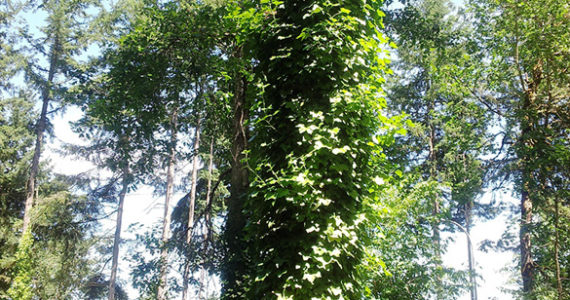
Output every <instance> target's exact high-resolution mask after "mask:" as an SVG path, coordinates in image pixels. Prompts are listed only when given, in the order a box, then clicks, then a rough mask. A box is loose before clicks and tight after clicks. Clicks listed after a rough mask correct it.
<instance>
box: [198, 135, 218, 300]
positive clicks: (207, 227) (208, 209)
mask: <svg viewBox="0 0 570 300" xmlns="http://www.w3.org/2000/svg"><path fill="white" fill-rule="evenodd" d="M214 141H215V138H214V136H212V137H211V139H210V154H209V156H208V160H209V161H208V187H207V190H206V204H205V212H204V235H203V239H204V241H203V243H204V244H203V245H202V255H203V256H204V260H203V261H202V269H201V270H200V289H199V291H198V299H202V297H203V294H204V293H205V287H206V267H205V264H206V257H207V256H208V255H207V254H208V243H209V241H210V231H211V213H212V197H213V196H212V195H211V192H212V173H213V171H214Z"/></svg>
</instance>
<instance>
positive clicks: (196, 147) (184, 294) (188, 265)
mask: <svg viewBox="0 0 570 300" xmlns="http://www.w3.org/2000/svg"><path fill="white" fill-rule="evenodd" d="M200 125H201V119H200V115H198V118H197V120H196V128H195V130H194V151H193V153H192V155H193V157H192V178H191V179H192V186H191V187H190V197H189V199H190V203H189V205H188V225H187V227H186V247H188V253H190V247H191V245H192V232H193V231H194V206H195V203H196V187H197V186H198V156H199V155H198V153H199V151H200ZM186 255H189V254H186ZM191 267H192V266H191V259H190V257H186V259H185V264H184V274H183V275H182V300H187V299H189V298H188V284H189V281H190V273H191Z"/></svg>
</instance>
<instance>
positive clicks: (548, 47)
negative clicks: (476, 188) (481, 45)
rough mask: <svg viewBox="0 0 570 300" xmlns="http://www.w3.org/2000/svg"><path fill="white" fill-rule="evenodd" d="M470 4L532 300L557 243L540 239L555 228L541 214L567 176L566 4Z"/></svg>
mask: <svg viewBox="0 0 570 300" xmlns="http://www.w3.org/2000/svg"><path fill="white" fill-rule="evenodd" d="M473 3H474V4H475V7H476V8H477V10H476V11H477V14H478V20H479V24H478V25H479V28H480V31H481V32H482V36H483V38H484V41H485V42H486V46H487V47H488V49H489V52H490V53H492V54H493V61H492V69H491V70H490V71H489V75H490V76H489V77H488V78H489V79H488V81H489V82H490V83H491V86H492V87H493V88H494V89H493V92H494V93H495V94H498V95H501V96H502V97H501V100H502V99H504V101H501V102H500V104H501V105H502V107H503V108H504V111H505V117H506V125H507V126H506V128H505V136H506V138H505V139H506V140H509V141H512V146H511V147H509V149H508V150H509V151H508V152H507V155H506V157H507V160H510V162H512V163H510V164H506V165H505V166H506V167H505V168H504V171H505V172H504V173H505V174H507V175H511V178H512V180H513V182H514V184H515V189H516V191H517V193H518V194H519V196H520V206H519V207H520V218H517V219H518V220H520V233H519V242H520V278H521V281H522V294H523V297H525V298H528V299H537V298H539V297H540V295H543V294H548V293H549V290H550V289H551V288H548V287H547V285H545V283H546V282H549V281H550V280H549V279H548V277H549V276H550V275H548V274H549V273H548V272H545V270H546V269H548V268H550V265H556V263H552V260H557V259H555V257H556V256H557V255H556V254H554V255H552V253H550V254H547V253H548V252H551V251H554V252H556V249H557V248H558V247H556V246H554V247H551V241H550V240H551V239H550V238H547V239H543V238H542V237H545V235H544V232H550V234H548V235H550V236H552V235H554V236H556V233H558V232H559V231H558V230H556V227H557V226H556V225H554V226H550V225H548V224H549V223H551V222H552V223H554V224H556V223H557V221H556V218H554V220H553V221H549V219H550V218H549V217H547V214H551V213H552V212H554V213H555V211H556V209H555V207H553V206H556V205H557V204H556V203H557V200H556V199H557V197H558V196H557V194H558V192H559V191H560V190H561V188H562V189H563V186H567V183H568V177H567V172H566V171H565V170H566V169H567V168H565V167H562V168H560V167H559V164H560V162H563V161H565V158H564V157H567V154H568V143H567V140H568V139H567V137H568V133H567V132H568V128H569V126H570V125H569V122H568V110H567V102H568V95H569V93H568V82H569V72H568V70H569V65H568V61H569V60H568V59H569V57H570V51H569V49H568V41H569V39H570V35H569V33H568V32H569V31H568V29H569V28H570V27H569V26H570V17H569V16H570V12H569V9H570V8H569V5H568V3H567V1H555V0H552V1H524V2H523V1H473ZM489 16H492V17H491V18H489ZM499 16H500V17H499ZM563 140H565V142H562V141H563ZM555 149H557V150H555ZM547 211H548V213H546V212H547ZM553 227H554V228H553ZM541 232H542V233H541ZM533 239H534V240H533ZM554 240H555V241H556V240H557V239H556V238H554ZM559 242H560V241H559V240H558V242H555V244H558V243H559ZM545 245H546V246H547V247H544V246H545ZM544 249H548V250H546V251H544ZM553 249H554V250H553ZM545 252H546V253H545ZM554 282H557V280H554ZM556 285H558V284H557V283H555V286H556ZM555 290H559V289H558V288H555ZM558 297H559V298H560V297H563V295H560V293H559V295H558Z"/></svg>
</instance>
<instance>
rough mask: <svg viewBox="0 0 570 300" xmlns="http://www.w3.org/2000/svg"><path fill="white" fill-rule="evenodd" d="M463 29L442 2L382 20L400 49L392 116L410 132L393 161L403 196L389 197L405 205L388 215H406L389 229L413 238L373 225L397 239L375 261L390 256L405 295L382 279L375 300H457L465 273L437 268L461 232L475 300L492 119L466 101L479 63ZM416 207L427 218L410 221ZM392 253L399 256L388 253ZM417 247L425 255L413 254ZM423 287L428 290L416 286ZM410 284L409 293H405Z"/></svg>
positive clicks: (409, 7) (461, 19)
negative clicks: (444, 233)
mask: <svg viewBox="0 0 570 300" xmlns="http://www.w3.org/2000/svg"><path fill="white" fill-rule="evenodd" d="M466 21H468V19H466V16H465V15H464V14H461V12H453V7H452V5H451V3H450V2H447V1H443V2H442V1H404V6H403V7H402V8H398V9H393V10H390V11H388V18H387V20H386V24H387V30H388V33H389V35H390V36H392V37H393V39H394V41H395V43H396V44H398V48H397V49H396V51H397V59H396V63H395V64H394V70H395V73H396V76H394V77H392V79H393V81H392V82H390V83H391V84H390V88H389V89H388V106H389V108H390V109H391V111H393V113H394V114H397V113H399V112H404V113H405V114H406V115H407V116H406V119H407V120H409V121H412V122H413V126H411V127H410V128H409V134H408V135H405V136H401V137H399V138H397V140H396V144H395V145H394V146H393V148H396V149H392V150H391V151H390V155H391V157H392V158H393V159H394V160H395V161H397V162H398V163H399V164H400V165H401V168H402V169H403V171H404V177H403V178H402V183H400V184H403V186H400V184H396V187H398V186H400V188H403V190H401V191H393V192H392V193H393V194H390V195H395V196H397V197H402V201H403V205H396V206H395V207H394V211H395V212H397V211H398V210H400V209H403V210H404V212H402V213H401V214H404V220H399V221H395V224H401V223H402V222H404V224H407V225H405V228H406V229H401V230H402V231H403V232H406V233H408V234H410V235H411V236H410V237H409V238H401V239H400V237H401V236H400V235H397V234H395V232H393V230H400V229H399V228H400V227H397V226H398V225H396V227H394V228H392V227H391V225H388V224H387V223H388V222H386V220H390V222H394V220H393V219H391V218H390V217H383V218H382V217H381V219H380V220H381V221H384V222H381V223H379V224H378V226H380V227H384V228H386V232H387V233H389V235H388V236H390V237H391V238H393V239H399V241H394V240H391V239H386V240H385V241H382V240H380V241H379V243H380V244H382V243H383V242H385V243H386V245H381V250H380V252H381V253H389V254H388V255H387V257H389V259H386V263H387V264H388V266H387V268H388V270H389V271H390V272H391V273H393V277H403V278H402V279H399V280H398V282H401V283H400V284H405V285H407V286H406V287H401V288H400V287H399V288H396V287H394V286H393V281H392V280H395V279H391V278H390V277H391V276H387V278H386V279H387V280H385V282H383V283H382V282H381V281H382V280H381V279H380V280H379V282H378V289H379V291H378V292H379V293H381V294H382V295H383V296H384V297H394V298H398V297H407V298H417V297H429V296H428V295H430V294H432V296H435V297H436V298H447V297H454V295H455V296H457V295H456V293H459V292H460V291H461V288H462V286H465V285H467V284H466V283H465V282H463V280H461V278H463V276H462V274H461V272H457V270H453V269H452V268H445V267H443V266H442V254H443V253H445V245H446V244H447V243H446V241H445V240H442V238H441V234H440V231H441V230H442V229H444V230H451V231H456V230H458V229H460V230H462V231H464V232H465V234H466V235H467V236H468V239H467V240H468V245H467V250H468V251H467V252H468V257H469V258H468V262H469V277H470V289H471V297H472V299H476V297H477V296H476V287H477V285H476V282H475V269H474V265H473V261H474V259H473V255H472V254H473V253H472V245H471V241H470V238H469V230H470V228H471V227H472V214H473V213H474V212H475V213H477V214H478V215H480V216H483V217H486V218H489V217H491V216H492V213H491V212H492V210H491V209H490V207H489V206H487V205H482V204H481V203H479V202H478V201H477V197H478V195H479V194H480V193H481V192H482V187H483V181H482V177H483V176H484V173H485V170H484V165H483V162H482V161H481V157H482V155H484V154H486V153H487V151H488V150H489V148H490V144H491V142H490V137H489V135H488V133H487V127H488V126H489V113H488V112H487V111H486V110H485V109H484V107H483V105H482V104H481V103H479V101H478V99H477V98H476V97H475V96H473V95H472V93H471V90H472V84H471V76H472V75H471V74H470V72H473V70H474V69H475V66H476V64H475V63H474V62H475V61H477V60H478V59H480V58H479V56H480V54H479V51H478V47H477V45H476V44H475V43H474V42H472V41H470V40H469V36H471V35H472V28H471V27H470V26H469V23H468V22H466ZM396 187H394V188H396ZM388 203H392V202H391V201H388ZM412 203H415V205H417V206H423V208H418V207H416V208H414V209H411V210H408V211H407V213H406V212H405V211H406V210H407V208H406V207H412V206H414V204H412ZM401 214H400V213H398V215H400V216H401ZM407 227H411V228H407ZM420 228H421V229H420ZM428 228H430V230H426V229H428ZM426 235H431V240H432V242H431V243H432V244H433V245H431V246H429V245H428V243H426V242H416V240H418V241H420V240H423V241H425V240H426V239H427V236H426ZM391 243H396V244H397V245H400V246H399V247H396V248H392V249H390V246H389V245H390V244H391ZM419 245H422V246H419ZM416 247H418V248H421V249H417V251H416V250H414V249H415V248H416ZM399 255H402V257H398V256H399ZM425 261H427V263H426V262H425ZM414 266H416V267H414ZM399 269H400V270H399ZM415 271H417V272H418V274H414V272H415ZM425 274H431V275H425ZM419 277H428V278H432V280H428V279H427V278H422V280H417V279H414V278H419ZM400 280H401V281H400ZM410 281H411V282H413V284H406V283H405V282H410ZM412 286H413V287H412ZM384 289H385V290H386V291H384ZM387 291H391V292H387ZM398 293H402V294H398ZM420 295H422V296H420Z"/></svg>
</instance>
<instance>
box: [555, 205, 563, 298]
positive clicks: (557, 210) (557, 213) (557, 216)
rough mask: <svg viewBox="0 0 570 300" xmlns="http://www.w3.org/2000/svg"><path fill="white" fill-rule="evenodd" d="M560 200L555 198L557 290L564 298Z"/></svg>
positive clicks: (559, 295)
mask: <svg viewBox="0 0 570 300" xmlns="http://www.w3.org/2000/svg"><path fill="white" fill-rule="evenodd" d="M559 206H560V200H558V197H556V198H555V199H554V230H555V232H554V261H555V263H556V290H557V291H558V300H562V278H561V275H560V232H559V231H560V228H559V226H560V207H559Z"/></svg>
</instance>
